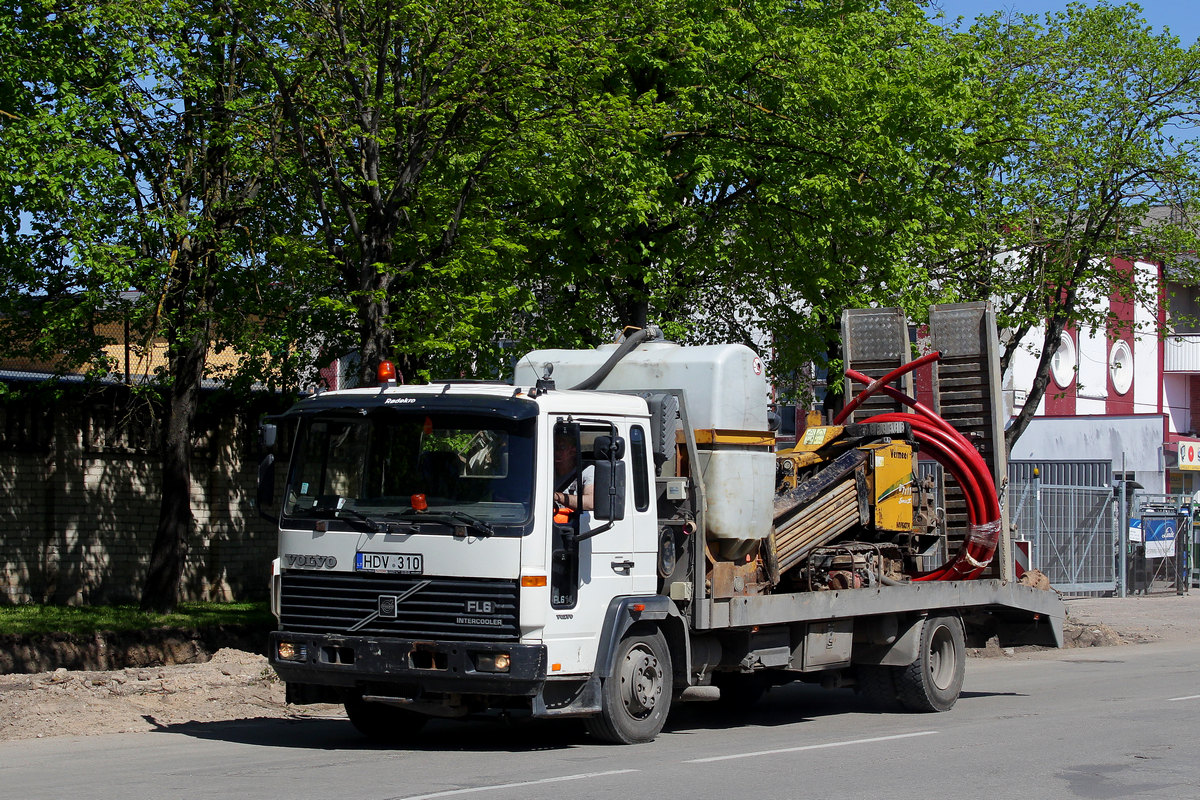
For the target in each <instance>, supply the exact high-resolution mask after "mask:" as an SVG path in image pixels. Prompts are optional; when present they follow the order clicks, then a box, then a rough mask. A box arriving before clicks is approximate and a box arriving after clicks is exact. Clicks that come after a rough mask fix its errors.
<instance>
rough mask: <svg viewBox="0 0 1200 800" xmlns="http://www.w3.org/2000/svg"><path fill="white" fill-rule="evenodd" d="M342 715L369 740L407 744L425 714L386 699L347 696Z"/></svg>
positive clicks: (424, 718)
mask: <svg viewBox="0 0 1200 800" xmlns="http://www.w3.org/2000/svg"><path fill="white" fill-rule="evenodd" d="M345 707H346V716H348V717H349V718H350V724H351V725H353V726H354V727H355V729H356V730H357V731H358V732H359V733H361V734H362V735H363V736H365V737H367V738H368V739H370V740H371V741H373V742H379V743H380V744H407V743H411V742H412V741H414V740H415V739H416V735H417V733H418V732H419V731H420V730H421V728H422V727H424V725H425V723H426V722H427V721H428V719H429V718H428V717H426V716H424V715H423V714H417V713H415V712H412V711H409V710H407V709H404V708H396V707H395V706H389V705H387V704H386V703H371V702H368V701H366V700H363V699H362V698H361V697H348V698H346V702H345Z"/></svg>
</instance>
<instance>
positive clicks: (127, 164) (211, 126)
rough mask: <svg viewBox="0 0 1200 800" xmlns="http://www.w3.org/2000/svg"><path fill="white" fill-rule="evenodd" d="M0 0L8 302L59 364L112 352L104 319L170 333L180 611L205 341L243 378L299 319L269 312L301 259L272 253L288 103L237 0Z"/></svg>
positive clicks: (165, 389) (156, 573) (171, 585)
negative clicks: (275, 178)
mask: <svg viewBox="0 0 1200 800" xmlns="http://www.w3.org/2000/svg"><path fill="white" fill-rule="evenodd" d="M0 16H3V17H4V18H5V19H8V20H11V23H10V24H12V28H11V29H10V30H9V31H5V33H6V34H8V35H6V36H5V37H4V44H3V45H0V47H3V48H4V49H5V50H6V51H7V52H4V53H2V54H0V61H3V62H5V63H6V64H7V65H8V66H7V67H6V70H7V71H9V75H6V76H5V77H6V79H7V80H6V90H5V91H6V94H8V95H9V97H12V100H13V102H12V105H11V109H12V110H11V111H10V110H9V109H8V108H6V109H4V111H5V112H6V113H5V114H4V123H3V124H4V130H3V145H2V146H0V147H2V151H0V152H2V153H3V158H4V161H5V166H6V169H5V170H4V172H5V175H4V177H3V179H0V180H2V181H3V183H2V184H0V186H2V190H0V194H2V198H3V199H2V200H0V203H3V205H4V208H5V210H7V211H9V212H10V213H12V214H14V215H16V218H17V219H19V220H20V223H19V224H17V225H13V224H11V223H10V228H9V230H8V231H7V232H6V234H7V235H6V237H5V250H4V254H3V259H2V261H0V270H3V271H4V273H5V277H6V278H7V280H6V281H5V284H6V285H7V286H8V287H9V289H10V291H9V292H8V293H7V294H6V295H5V296H4V300H5V304H6V309H5V310H7V311H8V312H9V319H10V321H12V322H13V323H14V324H16V323H22V322H23V323H25V324H24V328H23V330H22V331H21V332H20V335H19V336H15V337H13V340H15V341H18V342H19V343H20V344H22V345H23V346H25V347H26V348H27V349H31V350H34V351H39V350H40V351H46V350H47V348H50V347H63V346H65V349H66V351H67V357H66V358H65V359H64V360H63V361H62V362H61V364H60V366H61V367H63V368H71V367H72V366H74V365H75V364H79V363H88V364H90V367H91V370H92V372H93V374H103V373H105V372H107V371H108V370H109V369H110V365H108V364H106V363H105V362H104V359H103V354H102V352H101V351H100V350H99V345H100V344H102V343H103V341H102V338H103V337H101V336H99V335H97V331H98V330H99V328H98V324H99V323H103V322H106V321H110V320H114V319H123V320H128V321H129V322H130V329H131V330H132V331H134V332H136V335H139V336H141V337H142V343H141V345H142V348H143V349H144V350H145V351H147V352H149V351H152V350H154V348H155V347H156V346H157V345H158V344H159V343H161V346H162V348H163V349H164V350H165V359H164V360H165V363H164V364H162V366H161V367H160V368H159V369H158V371H157V375H156V376H155V380H154V381H153V383H152V384H151V385H150V386H149V387H146V390H147V391H149V392H151V393H153V394H154V395H156V400H157V401H158V402H159V403H161V413H162V419H161V430H162V438H161V445H160V455H161V487H160V491H161V496H160V514H159V522H158V527H157V534H156V539H155V542H154V546H153V550H152V552H151V554H150V564H149V571H148V574H147V578H146V583H145V586H144V587H143V592H142V605H143V607H145V608H147V609H154V610H169V609H171V608H173V607H174V605H175V604H176V602H177V599H178V591H179V586H180V578H181V571H182V566H183V557H184V554H185V548H186V541H187V538H188V536H189V534H190V533H191V532H192V528H193V522H194V521H193V517H192V510H191V488H192V474H191V454H192V449H193V444H194V441H193V439H194V431H193V427H194V422H195V416H196V411H197V408H198V405H199V402H200V391H201V383H202V381H203V380H204V379H205V378H206V377H208V376H210V375H211V374H212V369H211V368H210V367H209V357H210V355H211V354H212V353H213V352H214V350H220V349H223V348H226V347H230V346H233V345H235V344H236V345H237V346H238V347H239V348H240V349H241V351H242V352H243V354H244V355H245V356H247V358H245V359H244V360H243V362H242V365H241V368H240V369H239V370H238V371H239V372H240V374H241V375H242V379H243V380H245V381H249V380H253V379H260V380H261V379H263V378H265V377H266V376H267V374H268V373H269V372H270V371H271V370H275V369H278V367H279V366H280V359H277V358H276V359H263V358H260V356H261V355H262V354H263V353H266V352H271V351H276V352H278V351H280V350H283V351H284V352H286V345H284V346H282V347H281V346H280V343H281V341H286V336H285V333H286V331H285V330H284V328H285V327H286V323H287V322H288V319H289V318H288V316H287V315H284V314H279V313H278V312H277V311H274V312H273V311H272V310H273V309H274V310H277V309H280V308H286V307H287V305H288V304H289V303H290V302H292V301H291V298H290V297H289V296H288V295H287V293H286V290H287V289H288V288H289V286H290V283H289V281H291V280H292V278H291V277H289V276H286V275H281V274H280V272H279V270H278V266H279V265H280V264H283V265H286V264H288V263H289V262H288V261H287V259H286V258H282V257H281V258H279V259H273V260H268V259H267V258H266V256H267V253H268V252H269V251H270V250H271V249H272V244H271V243H272V241H273V231H274V230H275V229H276V228H279V227H283V228H286V227H287V225H289V224H291V219H290V218H289V217H288V216H287V215H285V214H284V213H283V212H284V210H286V209H287V208H288V205H289V202H290V201H289V199H288V198H287V197H285V196H281V195H280V194H279V193H278V192H277V191H274V184H273V183H272V181H271V176H272V175H273V174H274V170H273V167H272V164H273V163H274V162H273V161H272V156H273V155H274V153H273V148H274V146H275V144H276V143H277V135H276V130H277V129H278V126H277V125H276V122H277V114H276V112H275V111H273V104H272V103H271V99H270V97H268V96H265V95H264V94H263V92H262V91H261V85H260V82H259V80H258V76H257V75H256V74H255V69H256V68H257V64H256V63H255V62H253V61H251V60H248V59H247V58H246V53H245V50H244V48H243V38H244V33H243V24H244V22H245V20H246V19H247V17H248V14H247V13H246V11H245V9H244V8H241V7H239V8H229V7H226V6H223V5H205V4H200V5H196V4H194V3H180V2H176V1H175V0H163V1H162V2H141V1H140V0H115V2H109V3H98V4H83V5H73V6H62V5H60V4H57V3H54V2H50V1H49V0H44V1H39V0H34V2H27V1H26V0H22V2H9V3H7V4H6V8H5V11H4V13H3V14H2V15H0ZM10 75H11V78H10ZM14 78H15V82H14V80H13V79H14ZM256 312H260V313H256ZM284 361H286V359H284ZM225 377H227V378H229V377H232V376H230V375H226V376H225Z"/></svg>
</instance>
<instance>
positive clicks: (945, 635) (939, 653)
mask: <svg viewBox="0 0 1200 800" xmlns="http://www.w3.org/2000/svg"><path fill="white" fill-rule="evenodd" d="M957 669H958V654H957V653H956V652H955V651H954V636H953V635H952V634H951V633H950V629H949V628H947V627H946V626H945V625H939V626H938V629H937V630H936V631H934V632H933V637H932V638H931V640H930V642H929V678H930V680H931V681H932V682H933V685H934V686H936V687H937V688H938V689H939V690H945V689H948V688H950V684H952V683H953V682H954V674H955V671H956V670H957Z"/></svg>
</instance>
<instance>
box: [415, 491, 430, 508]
mask: <svg viewBox="0 0 1200 800" xmlns="http://www.w3.org/2000/svg"><path fill="white" fill-rule="evenodd" d="M412 507H413V509H414V510H416V511H425V510H426V509H428V508H429V503H428V502H426V500H425V495H423V494H414V495H413V496H412Z"/></svg>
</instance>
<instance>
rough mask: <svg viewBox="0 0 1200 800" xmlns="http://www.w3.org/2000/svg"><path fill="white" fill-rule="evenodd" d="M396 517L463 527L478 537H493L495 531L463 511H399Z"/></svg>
mask: <svg viewBox="0 0 1200 800" xmlns="http://www.w3.org/2000/svg"><path fill="white" fill-rule="evenodd" d="M396 516H398V517H400V518H401V519H406V520H409V521H411V522H422V521H424V522H441V523H444V524H447V525H454V524H456V523H457V524H459V525H465V526H467V527H468V528H470V529H471V530H473V531H475V532H476V533H478V534H479V535H480V536H494V535H495V534H496V529H495V528H493V527H492V525H491V523H489V522H487V521H485V520H482V519H480V518H479V517H477V516H475V515H474V514H468V513H467V512H465V511H417V510H416V509H412V510H411V511H401V512H400V513H399V514H397V515H396Z"/></svg>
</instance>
